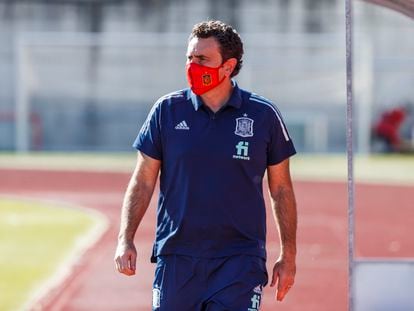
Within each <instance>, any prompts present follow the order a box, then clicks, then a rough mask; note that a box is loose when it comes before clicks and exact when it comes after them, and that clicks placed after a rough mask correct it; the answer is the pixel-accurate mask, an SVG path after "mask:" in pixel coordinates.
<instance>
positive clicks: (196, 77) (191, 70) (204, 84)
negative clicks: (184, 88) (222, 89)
mask: <svg viewBox="0 0 414 311" xmlns="http://www.w3.org/2000/svg"><path fill="white" fill-rule="evenodd" d="M221 67H222V66H221V65H220V66H218V67H207V66H203V65H199V64H196V63H189V64H187V65H186V71H187V81H188V85H189V86H190V88H191V90H192V91H193V92H194V93H195V94H197V95H202V94H204V93H206V92H208V91H210V90H212V89H214V88H215V87H216V86H217V85H219V84H220V83H221V82H223V81H224V78H225V77H223V79H221V80H219V69H220V68H221Z"/></svg>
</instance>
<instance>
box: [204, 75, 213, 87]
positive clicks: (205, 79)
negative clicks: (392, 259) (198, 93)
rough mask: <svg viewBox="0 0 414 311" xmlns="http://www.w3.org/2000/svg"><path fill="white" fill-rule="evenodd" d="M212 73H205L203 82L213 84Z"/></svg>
mask: <svg viewBox="0 0 414 311" xmlns="http://www.w3.org/2000/svg"><path fill="white" fill-rule="evenodd" d="M211 82H212V81H211V75H210V74H209V73H206V74H203V84H204V85H206V86H207V85H210V84H211Z"/></svg>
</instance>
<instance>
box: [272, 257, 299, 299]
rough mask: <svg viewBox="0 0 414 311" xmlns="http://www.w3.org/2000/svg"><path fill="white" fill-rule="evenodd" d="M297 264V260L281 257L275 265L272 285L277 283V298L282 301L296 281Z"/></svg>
mask: <svg viewBox="0 0 414 311" xmlns="http://www.w3.org/2000/svg"><path fill="white" fill-rule="evenodd" d="M295 274H296V264H295V260H294V259H293V260H287V259H281V258H279V259H278V260H277V261H276V263H275V265H274V267H273V275H272V282H271V284H270V287H274V286H275V285H276V284H277V290H276V299H277V300H278V301H282V300H283V298H284V297H285V295H286V294H287V292H288V291H289V290H290V288H291V287H292V286H293V283H294V282H295Z"/></svg>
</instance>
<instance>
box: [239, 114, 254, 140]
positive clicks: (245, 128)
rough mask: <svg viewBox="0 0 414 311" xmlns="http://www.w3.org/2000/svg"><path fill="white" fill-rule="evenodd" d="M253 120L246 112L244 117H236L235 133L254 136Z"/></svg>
mask: <svg viewBox="0 0 414 311" xmlns="http://www.w3.org/2000/svg"><path fill="white" fill-rule="evenodd" d="M253 122H254V121H253V120H252V119H250V118H248V117H247V114H244V115H243V117H241V118H237V119H236V130H235V131H234V134H236V135H238V136H241V137H252V136H253Z"/></svg>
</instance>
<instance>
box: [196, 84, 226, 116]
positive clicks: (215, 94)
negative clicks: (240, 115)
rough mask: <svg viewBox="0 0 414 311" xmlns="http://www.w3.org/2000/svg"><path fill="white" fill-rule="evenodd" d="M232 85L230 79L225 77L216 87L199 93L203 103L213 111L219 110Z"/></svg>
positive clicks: (224, 102)
mask: <svg viewBox="0 0 414 311" xmlns="http://www.w3.org/2000/svg"><path fill="white" fill-rule="evenodd" d="M232 92H233V85H232V82H231V80H230V79H225V80H224V81H223V82H222V83H220V84H219V85H218V86H217V87H215V88H214V89H212V90H211V91H208V92H207V93H205V94H203V95H201V98H202V100H203V103H204V104H205V105H206V106H207V107H208V108H210V109H211V110H212V111H213V112H214V113H215V112H217V111H219V110H220V108H221V107H223V106H224V105H225V104H226V103H227V101H228V100H229V99H230V97H231V94H232Z"/></svg>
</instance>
